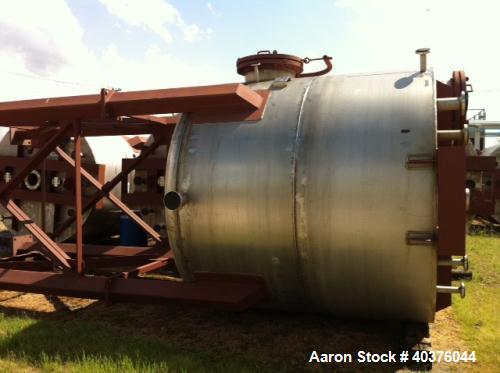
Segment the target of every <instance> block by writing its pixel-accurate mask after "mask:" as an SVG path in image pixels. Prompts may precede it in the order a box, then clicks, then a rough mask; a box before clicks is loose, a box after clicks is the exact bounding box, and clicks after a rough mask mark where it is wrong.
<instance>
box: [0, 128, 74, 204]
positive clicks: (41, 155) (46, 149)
mask: <svg viewBox="0 0 500 373" xmlns="http://www.w3.org/2000/svg"><path fill="white" fill-rule="evenodd" d="M70 129H71V124H70V123H65V124H64V125H63V126H62V128H61V129H60V130H59V132H57V133H56V134H55V135H54V136H53V137H52V138H51V139H50V140H49V141H48V142H47V143H46V144H45V145H44V146H43V147H42V148H40V150H39V151H38V152H37V153H36V154H35V155H34V156H33V157H32V158H30V160H29V161H28V162H27V164H26V165H25V166H24V168H23V169H22V170H21V171H19V172H17V173H16V175H15V176H14V177H13V178H12V180H11V181H10V182H9V183H7V184H6V185H3V186H1V187H0V198H5V197H6V196H7V195H8V194H9V192H11V191H12V190H14V189H16V188H17V186H18V185H19V184H20V183H21V182H22V181H23V180H24V178H25V177H26V176H28V174H29V173H30V172H31V171H33V169H34V168H35V167H36V166H38V165H39V164H40V163H41V162H42V161H43V160H44V159H45V158H46V157H47V156H48V155H49V154H50V153H51V152H52V151H53V150H54V148H55V147H56V146H57V145H59V144H60V143H61V142H62V141H63V140H64V139H66V138H67V137H68V136H69V135H68V133H69V130H70Z"/></svg>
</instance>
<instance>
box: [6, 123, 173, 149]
mask: <svg viewBox="0 0 500 373" xmlns="http://www.w3.org/2000/svg"><path fill="white" fill-rule="evenodd" d="M170 127H172V128H171V129H170ZM173 127H175V124H174V123H166V124H160V122H140V121H139V122H138V121H135V122H126V121H107V122H103V121H95V122H84V123H82V136H84V137H85V136H118V135H142V134H159V133H160V134H161V133H162V132H163V131H169V130H170V131H173ZM58 129H59V127H57V126H50V127H35V126H16V127H10V138H11V144H13V145H25V146H36V147H38V146H40V145H41V144H43V143H44V141H46V140H47V139H48V138H49V137H50V136H51V135H53V134H54V133H55V132H56V131H57V130H58Z"/></svg>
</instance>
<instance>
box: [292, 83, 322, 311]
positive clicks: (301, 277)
mask: <svg viewBox="0 0 500 373" xmlns="http://www.w3.org/2000/svg"><path fill="white" fill-rule="evenodd" d="M315 80H316V79H311V80H310V81H309V82H308V84H307V86H306V87H305V89H304V94H303V96H302V100H301V102H300V108H299V113H298V115H297V126H296V127H295V139H294V144H293V153H292V214H293V219H292V224H293V242H294V246H295V252H296V255H297V268H298V273H297V277H298V283H299V285H300V286H301V289H302V294H301V296H302V297H303V298H306V297H307V299H308V300H309V301H311V300H312V299H311V297H310V293H311V292H310V291H306V290H307V287H308V281H307V276H306V275H305V273H304V266H303V263H302V262H303V257H302V256H303V255H302V252H301V245H300V242H299V232H298V230H299V226H298V221H297V216H298V213H297V210H298V209H300V206H299V204H298V203H297V191H298V188H297V163H298V159H299V158H298V156H299V152H300V150H301V143H302V141H301V140H302V137H301V134H302V127H303V122H304V107H305V103H306V100H307V97H308V94H309V92H310V88H311V86H312V84H313V82H314V81H315Z"/></svg>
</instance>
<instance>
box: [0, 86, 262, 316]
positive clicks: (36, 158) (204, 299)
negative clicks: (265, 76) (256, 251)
mask: <svg viewBox="0 0 500 373" xmlns="http://www.w3.org/2000/svg"><path fill="white" fill-rule="evenodd" d="M265 102H266V96H265V95H264V96H263V95H261V94H259V93H256V92H254V91H252V90H250V89H249V88H247V87H245V86H244V85H242V84H225V85H216V86H207V87H191V88H175V89H164V90H154V91H136V92H116V91H112V90H105V89H103V90H102V91H101V93H100V94H99V95H87V96H75V97H62V98H52V99H42V100H27V101H17V102H7V103H1V104H0V123H1V124H0V126H4V127H10V131H11V143H12V144H14V145H24V146H30V147H34V148H39V149H38V152H37V153H36V154H34V155H33V156H32V157H30V158H16V157H1V158H0V161H1V162H3V163H6V162H9V163H8V164H9V165H12V166H13V168H14V170H15V171H14V172H13V175H12V178H11V180H10V181H8V182H6V183H1V184H0V202H1V204H2V205H3V206H4V207H5V208H6V209H7V211H8V212H9V213H10V214H11V215H12V217H13V218H14V219H16V220H17V221H19V223H21V224H23V225H24V227H25V228H26V230H27V231H28V232H29V233H30V235H28V236H21V237H16V239H15V240H14V244H13V256H11V257H9V258H2V259H0V289H5V290H14V291H26V292H34V293H43V294H54V295H67V296H76V297H86V298H95V299H105V300H108V301H111V300H112V301H121V300H123V301H139V302H160V303H172V302H175V303H185V304H197V305H207V306H211V307H216V308H224V309H234V310H242V309H245V308H247V307H250V306H252V305H254V304H256V303H258V302H260V301H262V300H263V299H264V298H265V297H266V288H265V284H264V282H263V281H262V279H261V278H259V277H256V276H242V275H231V274H225V275H222V274H215V273H210V274H198V275H197V278H196V281H194V282H190V283H187V282H183V281H181V280H180V279H178V278H170V279H163V280H162V279H145V278H141V277H140V276H141V275H144V274H147V273H149V272H152V271H155V270H157V269H160V268H164V267H166V266H168V265H171V266H174V268H175V258H174V257H173V254H172V251H171V250H169V247H168V240H167V238H166V237H162V236H160V234H159V233H158V232H157V231H155V229H153V227H151V226H149V225H148V224H147V223H146V222H145V221H144V220H143V219H141V217H140V216H139V215H138V214H136V213H135V212H134V211H133V210H131V209H130V208H129V207H128V206H127V205H126V204H125V203H124V202H122V200H120V199H119V198H117V197H116V196H114V195H113V194H111V190H112V189H113V188H114V187H115V186H117V185H118V184H119V183H120V182H121V183H122V188H124V186H125V185H126V180H127V177H128V175H129V174H130V173H131V172H132V171H133V170H135V169H138V168H140V167H143V168H144V169H151V168H155V169H156V170H158V169H160V170H161V167H160V166H161V165H159V164H158V162H157V160H154V159H148V156H149V155H150V154H152V153H153V152H154V150H155V149H156V148H158V146H160V145H162V144H168V143H169V141H170V138H171V136H172V133H173V130H174V128H175V125H176V123H177V118H176V117H158V116H154V115H152V114H168V113H189V114H190V115H192V116H194V117H200V118H203V117H204V116H206V117H209V118H213V117H214V115H215V116H216V115H217V113H224V118H227V120H231V118H234V117H236V118H240V117H241V116H242V115H243V116H245V117H247V116H248V117H249V118H255V117H256V116H257V117H258V116H259V115H261V113H262V109H263V107H264V105H265ZM138 134H152V135H154V139H155V140H154V142H153V143H152V144H151V145H149V146H147V147H144V148H143V149H142V152H141V154H140V155H139V156H138V157H137V158H135V159H130V160H127V161H125V162H124V163H123V168H122V170H121V172H120V173H119V174H118V175H117V176H116V177H114V178H113V179H112V180H109V181H107V182H105V181H104V178H103V172H102V170H100V168H99V167H100V166H99V165H97V166H95V165H94V166H90V167H89V165H87V164H83V163H82V156H81V146H82V145H81V142H82V138H83V137H85V136H120V135H138ZM70 139H72V141H73V142H74V149H75V151H74V156H73V157H72V156H70V155H68V154H67V153H66V152H65V151H64V150H63V149H62V148H61V147H60V144H61V143H63V142H64V141H68V140H70ZM53 153H55V154H57V156H58V158H59V160H57V161H55V160H47V157H48V156H49V155H50V154H53ZM163 162H164V160H163ZM42 163H43V164H44V167H45V170H64V171H65V172H66V173H68V174H69V172H72V173H74V175H73V176H72V178H73V180H74V187H73V189H74V194H71V195H69V194H70V193H66V194H56V193H52V194H51V193H47V192H46V190H45V189H44V188H42V191H41V192H39V191H33V192H28V191H26V190H23V189H20V188H19V185H20V184H21V183H22V182H23V180H24V178H25V177H26V176H27V175H29V174H30V173H31V172H32V171H33V170H34V169H36V168H37V167H40V164H42ZM83 166H85V167H83ZM162 167H163V168H164V163H163V166H162ZM84 180H85V181H86V182H87V183H90V185H92V186H93V187H94V188H95V190H96V193H95V194H94V195H93V196H91V197H86V198H83V195H82V182H83V181H84ZM26 193H31V195H29V196H27V195H26ZM124 196H125V197H126V193H125V194H124ZM154 197H155V203H158V196H154ZM22 198H31V200H35V201H42V202H52V203H61V204H66V205H69V204H73V205H74V208H75V214H74V216H72V217H69V218H68V219H67V220H66V221H64V222H62V223H61V224H59V225H58V226H57V227H55V230H54V233H53V234H52V235H49V234H47V233H46V232H45V231H44V229H42V227H39V226H38V225H37V224H35V223H34V222H33V221H32V220H31V218H30V217H29V216H28V215H27V214H26V213H25V212H24V211H23V210H22V209H21V208H20V206H19V205H18V203H17V202H16V201H17V199H22ZM103 198H107V199H108V200H109V201H110V202H112V203H113V204H114V205H115V206H116V207H117V208H119V209H120V210H121V211H122V212H123V214H125V215H127V216H128V217H129V218H130V219H131V220H133V221H134V222H135V223H136V224H137V225H138V226H139V227H140V228H141V229H142V230H143V231H145V232H146V233H147V234H148V236H149V237H150V238H151V239H152V240H153V241H154V242H155V244H154V246H152V247H142V248H138V247H133V248H132V247H125V246H99V245H87V244H84V242H83V230H84V226H83V214H84V213H85V212H86V211H88V210H90V209H93V208H96V206H97V207H98V206H99V204H100V203H102V200H103ZM128 202H130V201H128ZM132 202H134V201H132ZM73 224H74V225H75V228H76V234H75V243H74V244H70V243H59V242H57V237H58V236H59V235H60V234H61V232H63V231H64V230H65V229H66V228H68V227H70V226H71V225H73ZM123 268H126V269H123Z"/></svg>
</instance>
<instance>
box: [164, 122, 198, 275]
mask: <svg viewBox="0 0 500 373" xmlns="http://www.w3.org/2000/svg"><path fill="white" fill-rule="evenodd" d="M189 119H190V118H189V115H186V116H184V115H183V117H182V119H181V121H180V122H179V124H178V126H179V127H178V128H179V130H180V131H181V134H180V137H181V141H180V142H179V145H178V148H177V149H176V150H177V151H176V153H177V154H176V157H175V158H176V159H175V165H174V167H175V170H174V172H173V174H174V177H175V179H174V181H173V183H172V186H173V189H174V190H178V188H179V173H180V170H179V169H180V163H181V158H182V154H183V149H184V147H185V145H186V142H187V138H188V135H189V133H190V132H191V123H190V122H189ZM167 182H168V181H167ZM172 213H173V214H174V216H175V218H174V219H175V222H174V224H175V235H176V238H175V245H173V246H176V249H177V250H176V251H177V252H179V253H181V255H180V258H177V259H178V261H179V262H180V263H179V264H180V266H181V267H182V272H184V275H183V277H187V279H188V280H192V273H191V270H190V269H189V266H188V264H187V260H186V255H185V252H184V245H183V244H182V238H181V237H182V234H181V221H180V220H181V219H180V216H179V210H176V211H172ZM171 249H172V250H174V248H173V247H172V248H171Z"/></svg>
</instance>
